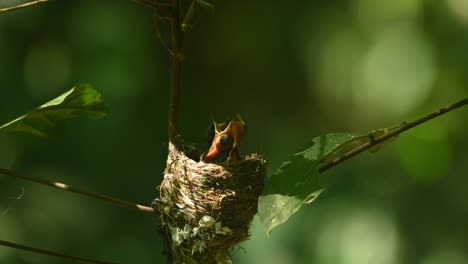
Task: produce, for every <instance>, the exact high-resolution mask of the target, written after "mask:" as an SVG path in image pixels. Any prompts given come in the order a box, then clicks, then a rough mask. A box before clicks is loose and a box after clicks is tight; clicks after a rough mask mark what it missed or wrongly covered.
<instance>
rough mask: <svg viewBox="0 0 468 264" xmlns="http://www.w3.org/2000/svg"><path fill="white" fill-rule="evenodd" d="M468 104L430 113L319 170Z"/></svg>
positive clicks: (465, 101)
mask: <svg viewBox="0 0 468 264" xmlns="http://www.w3.org/2000/svg"><path fill="white" fill-rule="evenodd" d="M467 104H468V98H465V99H463V100H461V101H458V102H456V103H454V104H451V105H449V106H446V107H444V108H441V109H439V110H438V111H435V112H432V113H430V114H428V115H426V116H424V117H421V118H419V119H417V120H414V121H412V122H409V123H406V124H404V125H402V126H401V127H399V128H397V129H395V130H392V131H390V132H388V133H386V134H384V135H382V136H380V137H377V138H374V139H373V140H371V141H370V142H367V143H365V144H363V145H361V146H359V147H357V148H355V149H353V150H350V151H349V152H347V153H346V154H344V155H343V156H340V157H338V158H336V159H334V160H333V161H331V162H330V163H327V164H325V165H323V166H322V167H320V168H319V172H320V173H322V172H324V171H327V170H329V169H331V168H333V167H335V166H337V165H338V164H340V163H341V162H343V161H345V160H348V159H350V158H352V157H354V156H356V155H357V154H359V153H361V152H363V151H365V150H368V149H370V148H372V147H373V146H375V145H377V144H379V143H382V142H383V141H385V140H387V139H389V138H392V137H394V136H396V135H399V134H401V133H403V132H405V131H407V130H409V129H411V128H413V127H415V126H418V125H421V124H423V123H425V122H427V121H429V120H432V119H434V118H436V117H439V116H441V115H443V114H446V113H448V112H450V111H453V110H455V109H457V108H460V107H462V106H465V105H467Z"/></svg>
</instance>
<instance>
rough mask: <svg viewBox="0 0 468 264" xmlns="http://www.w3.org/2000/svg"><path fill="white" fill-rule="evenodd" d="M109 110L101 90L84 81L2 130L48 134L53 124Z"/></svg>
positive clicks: (1, 128) (7, 124) (93, 115)
mask: <svg viewBox="0 0 468 264" xmlns="http://www.w3.org/2000/svg"><path fill="white" fill-rule="evenodd" d="M107 114H108V109H107V107H106V106H105V105H104V102H103V100H102V98H101V94H100V93H99V92H98V91H96V90H95V89H94V88H93V87H92V86H91V85H89V84H80V85H77V86H75V87H73V88H72V89H71V90H69V91H67V92H66V93H64V94H62V95H60V96H59V97H57V98H55V99H53V100H51V101H49V102H47V103H45V104H43V105H41V106H39V107H38V108H37V109H36V110H34V111H31V112H29V113H27V114H25V115H22V116H20V117H18V118H16V119H15V120H13V121H11V122H8V123H6V124H4V125H2V126H0V132H7V131H19V132H27V133H31V134H33V135H36V136H47V132H48V131H49V130H50V129H51V128H54V127H56V126H58V125H59V124H60V123H63V122H64V121H67V120H70V119H73V118H77V117H82V116H84V117H88V118H92V119H98V118H101V117H103V116H105V115H107Z"/></svg>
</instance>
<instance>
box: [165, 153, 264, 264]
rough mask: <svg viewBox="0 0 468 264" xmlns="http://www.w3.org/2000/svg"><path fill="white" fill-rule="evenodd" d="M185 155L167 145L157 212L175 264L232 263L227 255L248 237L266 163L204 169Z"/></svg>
mask: <svg viewBox="0 0 468 264" xmlns="http://www.w3.org/2000/svg"><path fill="white" fill-rule="evenodd" d="M182 149H184V147H176V146H174V145H173V144H170V145H169V154H168V159H167V167H166V171H165V174H164V180H163V182H162V184H161V188H160V206H159V212H160V215H161V222H162V227H163V229H164V230H165V233H166V234H167V235H168V236H169V238H170V239H169V240H170V244H171V245H170V246H171V249H172V260H173V263H203V264H210V263H230V260H229V249H231V248H232V247H233V246H235V245H237V244H239V243H241V242H242V241H245V240H247V239H248V237H249V228H250V224H251V222H252V220H253V217H254V216H255V214H256V213H257V203H258V196H259V195H260V193H261V192H262V190H263V187H264V185H265V179H266V170H267V163H266V160H265V159H264V158H263V157H262V156H260V155H257V154H252V155H249V156H247V157H244V158H243V159H242V160H240V161H235V162H222V163H205V162H203V161H196V160H194V159H191V158H189V157H188V156H187V155H186V153H187V151H183V150H182ZM189 155H190V154H189Z"/></svg>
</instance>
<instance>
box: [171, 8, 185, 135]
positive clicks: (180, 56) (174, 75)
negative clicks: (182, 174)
mask: <svg viewBox="0 0 468 264" xmlns="http://www.w3.org/2000/svg"><path fill="white" fill-rule="evenodd" d="M171 3H172V4H171V8H170V13H171V22H172V25H171V33H172V34H171V35H172V36H171V37H172V56H171V87H170V101H169V140H170V141H173V139H174V138H175V136H176V135H177V134H178V133H179V110H180V109H179V108H180V83H181V81H180V79H181V78H180V77H181V73H182V62H183V60H184V50H183V38H184V34H183V32H182V28H181V10H182V9H181V4H180V1H179V0H172V2H171Z"/></svg>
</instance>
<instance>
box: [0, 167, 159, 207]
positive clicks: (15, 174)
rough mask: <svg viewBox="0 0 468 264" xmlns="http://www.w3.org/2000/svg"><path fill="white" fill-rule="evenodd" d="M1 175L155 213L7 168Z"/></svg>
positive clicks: (132, 204)
mask: <svg viewBox="0 0 468 264" xmlns="http://www.w3.org/2000/svg"><path fill="white" fill-rule="evenodd" d="M0 174H4V175H7V176H11V177H15V178H19V179H22V180H26V181H30V182H35V183H38V184H42V185H47V186H50V187H54V188H57V189H60V190H64V191H68V192H73V193H78V194H81V195H84V196H88V197H91V198H94V199H98V200H103V201H106V202H110V203H113V204H115V205H118V206H121V207H127V208H131V209H134V210H137V211H140V212H143V213H148V214H153V213H154V209H153V208H151V207H148V206H144V205H140V204H135V203H132V202H128V201H124V200H121V199H117V198H114V197H110V196H107V195H103V194H99V193H93V192H88V191H84V190H80V189H78V188H75V187H72V186H70V185H68V184H65V183H60V182H53V181H48V180H43V179H39V178H35V177H31V176H27V175H24V174H20V173H17V172H13V171H10V170H8V169H5V168H0Z"/></svg>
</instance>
